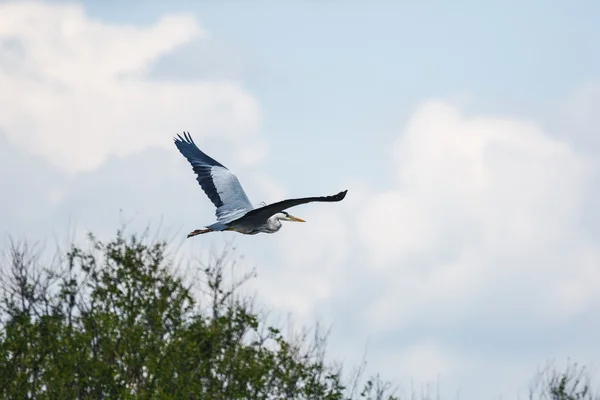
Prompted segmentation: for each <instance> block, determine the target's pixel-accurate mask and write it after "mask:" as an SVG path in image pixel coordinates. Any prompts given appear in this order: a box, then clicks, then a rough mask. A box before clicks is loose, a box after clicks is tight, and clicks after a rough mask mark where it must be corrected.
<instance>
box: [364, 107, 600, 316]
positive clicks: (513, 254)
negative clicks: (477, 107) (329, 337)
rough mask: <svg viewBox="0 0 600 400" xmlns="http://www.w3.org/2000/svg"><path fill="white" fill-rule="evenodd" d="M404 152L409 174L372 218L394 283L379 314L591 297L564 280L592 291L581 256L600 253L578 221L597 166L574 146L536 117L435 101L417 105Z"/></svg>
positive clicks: (533, 306)
mask: <svg viewBox="0 0 600 400" xmlns="http://www.w3.org/2000/svg"><path fill="white" fill-rule="evenodd" d="M393 154H394V157H393V161H394V163H395V166H396V177H397V183H396V185H395V187H394V188H393V189H390V190H387V191H386V192H385V193H380V194H376V195H374V197H373V199H372V201H371V202H370V203H369V204H368V205H367V207H366V209H365V211H364V214H363V216H362V219H361V222H360V223H361V229H360V231H361V232H363V235H362V241H363V242H364V243H365V245H366V247H367V249H368V251H369V252H370V254H371V256H372V258H373V259H375V260H379V263H380V264H381V263H383V267H384V269H385V271H386V272H385V273H384V275H385V277H386V287H387V291H386V293H384V294H382V296H381V297H380V298H379V300H378V301H377V302H374V303H373V306H374V307H375V311H373V314H372V315H373V316H374V318H376V319H378V320H379V321H378V322H379V323H381V322H382V321H381V319H382V318H384V316H387V318H388V321H387V322H385V323H384V325H385V324H391V325H392V326H394V327H399V326H404V325H405V324H408V323H410V322H411V321H413V320H414V318H438V317H442V318H444V316H448V315H452V316H455V315H454V313H452V312H451V311H452V310H455V311H456V312H458V311H460V312H461V313H466V312H468V310H469V307H468V303H469V302H477V301H480V300H481V296H483V295H485V296H487V297H490V296H491V297H496V296H497V297H496V300H497V301H502V300H505V301H503V302H502V305H499V307H500V308H501V309H503V310H504V311H505V312H510V310H511V309H510V307H512V306H516V305H517V303H518V302H522V303H521V305H520V307H521V310H520V311H519V312H525V313H534V312H538V311H541V310H545V311H546V312H548V313H549V314H550V313H551V308H552V307H554V306H556V304H555V303H556V301H554V300H553V299H556V298H557V296H558V295H559V293H562V295H561V296H562V297H564V296H568V293H572V295H573V296H575V297H574V299H573V300H572V301H575V302H577V300H576V299H577V298H580V297H581V296H584V295H583V294H582V292H581V290H574V289H572V288H573V287H578V288H579V289H581V287H580V286H577V285H576V284H573V283H570V286H568V287H566V288H565V287H563V285H564V282H565V280H566V279H567V277H570V278H571V279H575V281H576V282H579V284H582V285H584V286H585V287H586V288H588V289H589V290H591V288H590V287H588V286H587V285H585V282H588V281H589V279H590V276H588V275H589V274H590V272H589V267H587V266H586V264H585V263H583V264H582V263H581V262H580V260H579V259H580V257H581V254H583V253H582V252H585V253H586V254H588V256H589V257H592V258H593V259H594V260H596V261H598V260H600V258H598V257H596V256H592V255H591V254H590V252H589V251H588V250H587V249H586V243H585V240H583V239H584V238H583V237H582V236H581V232H580V231H579V230H578V226H577V225H578V221H579V218H580V215H579V210H580V202H581V197H582V193H583V191H584V190H585V187H586V183H587V182H588V181H589V178H590V176H591V171H592V164H591V162H590V161H589V160H586V159H585V158H583V157H582V156H581V155H579V154H577V153H575V152H574V151H573V149H571V148H570V147H569V146H568V145H566V144H565V143H563V142H560V141H558V140H556V139H553V138H551V137H550V136H548V135H546V134H544V132H542V131H541V130H540V129H539V128H538V127H537V126H536V125H535V124H533V123H531V122H527V121H519V120H511V119H507V118H504V119H503V118H492V117H474V118H466V117H464V116H463V115H461V114H460V112H459V110H458V109H456V108H455V107H453V106H452V105H450V104H446V103H443V102H437V101H435V102H429V103H426V104H424V105H423V106H422V107H420V108H419V110H417V112H416V113H415V114H414V116H413V117H412V118H411V120H410V121H409V122H408V124H407V126H406V129H405V130H404V132H403V134H402V135H401V136H399V137H398V139H397V140H396V142H395V144H394V152H393ZM374 232H377V234H374ZM382 260H385V262H383V261H382ZM375 273H377V274H379V273H381V266H380V268H379V269H378V270H377V272H375ZM573 285H575V286H573ZM569 288H571V289H569ZM531 291H536V298H531V297H529V295H528V293H531ZM574 292H577V294H573V293H574ZM583 293H588V292H585V291H584V292H583ZM589 293H591V292H589ZM400 296H401V298H403V299H410V304H409V305H406V300H405V301H401V300H399V298H400ZM504 296H509V297H508V298H506V299H504ZM562 297H561V298H562ZM515 299H518V300H515ZM562 300H563V301H566V302H568V301H571V300H569V299H567V298H562ZM377 310H378V311H377ZM449 311H450V314H448V313H449Z"/></svg>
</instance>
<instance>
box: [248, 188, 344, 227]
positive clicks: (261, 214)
mask: <svg viewBox="0 0 600 400" xmlns="http://www.w3.org/2000/svg"><path fill="white" fill-rule="evenodd" d="M347 192H348V190H344V191H343V192H339V193H338V194H335V195H333V196H320V197H302V198H299V199H289V200H283V201H278V202H277V203H273V204H269V205H267V206H264V207H260V208H255V209H254V210H252V211H249V212H248V213H246V215H244V216H243V219H244V220H252V221H256V223H257V224H259V223H261V222H264V221H266V220H267V219H269V218H270V217H271V216H272V215H274V214H277V213H278V212H281V211H283V210H285V209H288V208H290V207H295V206H299V205H300V204H305V203H312V202H315V201H318V202H334V201H342V200H343V199H344V197H346V193H347Z"/></svg>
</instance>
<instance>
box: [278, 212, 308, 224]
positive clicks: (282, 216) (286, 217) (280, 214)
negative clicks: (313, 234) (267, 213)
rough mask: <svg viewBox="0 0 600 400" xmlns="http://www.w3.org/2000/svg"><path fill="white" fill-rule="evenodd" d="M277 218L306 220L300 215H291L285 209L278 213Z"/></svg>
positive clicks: (296, 220)
mask: <svg viewBox="0 0 600 400" xmlns="http://www.w3.org/2000/svg"><path fill="white" fill-rule="evenodd" d="M277 219H278V220H280V221H294V222H306V221H305V220H303V219H301V218H298V217H294V216H293V215H290V214H289V213H287V212H285V211H282V212H280V213H277Z"/></svg>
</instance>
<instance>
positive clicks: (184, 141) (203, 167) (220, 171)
mask: <svg viewBox="0 0 600 400" xmlns="http://www.w3.org/2000/svg"><path fill="white" fill-rule="evenodd" d="M174 141H175V146H177V149H179V152H180V153H181V154H182V155H183V156H184V157H185V158H186V159H187V160H188V162H189V163H190V164H191V166H192V169H193V170H194V172H195V173H196V180H197V181H198V183H199V184H200V187H202V190H203V191H204V193H206V196H208V198H209V199H210V201H212V203H213V204H214V205H215V207H216V208H217V209H216V212H215V214H216V216H217V220H218V221H219V222H223V223H228V222H231V221H233V220H235V219H238V218H240V217H242V216H243V215H244V214H245V213H247V212H248V211H250V210H252V209H253V208H254V207H252V203H250V200H249V199H248V197H247V196H246V193H245V192H244V189H243V188H242V185H241V184H240V182H239V180H238V178H237V177H236V176H235V175H234V174H233V173H232V172H231V171H229V170H228V169H227V168H226V167H225V166H224V165H223V164H221V163H219V162H218V161H217V160H215V159H213V158H211V157H210V156H208V155H207V154H205V153H204V152H202V151H201V150H200V149H199V148H198V146H196V144H195V143H194V141H193V139H192V137H191V136H190V134H189V133H188V132H183V137H181V136H180V135H177V137H176V138H175V139H174Z"/></svg>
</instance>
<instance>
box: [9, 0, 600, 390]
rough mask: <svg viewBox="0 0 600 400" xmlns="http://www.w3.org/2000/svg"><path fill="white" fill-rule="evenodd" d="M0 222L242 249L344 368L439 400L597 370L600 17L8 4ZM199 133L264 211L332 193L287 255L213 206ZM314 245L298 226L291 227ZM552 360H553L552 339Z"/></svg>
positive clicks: (39, 233)
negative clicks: (425, 385) (558, 371)
mask: <svg viewBox="0 0 600 400" xmlns="http://www.w3.org/2000/svg"><path fill="white" fill-rule="evenodd" d="M0 13H2V15H3V16H4V17H3V21H2V23H0V87H2V88H3V90H0V108H1V109H2V110H3V112H2V114H0V167H1V168H0V187H1V188H2V189H3V190H2V191H3V192H4V193H9V194H10V195H8V196H6V195H4V196H2V197H0V205H2V207H0V221H1V222H2V224H1V226H2V230H0V233H1V234H2V235H4V236H5V237H6V236H7V235H9V234H11V235H16V236H25V237H29V238H32V239H41V240H44V239H46V240H52V238H53V237H55V236H61V235H63V236H64V235H65V234H66V233H67V232H69V230H70V229H71V227H72V225H76V227H77V230H78V232H79V233H84V232H85V231H88V230H91V231H93V232H96V233H98V234H99V235H101V236H105V237H106V236H110V235H111V234H112V233H113V232H114V231H115V229H116V228H117V227H118V226H119V222H120V221H121V220H122V219H130V218H133V219H134V220H135V224H134V226H135V227H139V226H144V225H146V224H147V223H149V222H150V223H153V224H158V223H161V224H162V225H161V226H162V227H163V229H164V230H165V233H166V234H168V235H173V234H178V235H179V236H181V237H182V242H183V243H184V245H183V247H182V248H183V251H184V252H186V254H188V253H189V254H197V253H198V252H200V253H202V252H203V251H208V249H209V248H210V247H211V246H215V245H216V246H217V247H219V246H223V245H224V244H225V243H227V242H228V241H233V242H234V243H235V244H236V246H237V248H238V253H239V254H242V255H244V263H243V264H244V265H245V266H246V267H248V268H250V267H253V266H254V267H257V268H258V271H259V275H258V278H257V279H256V280H254V281H253V282H252V284H251V285H252V286H251V289H253V290H256V291H257V293H258V295H259V299H261V301H262V302H263V303H264V304H268V305H269V306H272V307H275V308H276V310H278V311H280V312H281V313H286V312H292V313H294V315H295V316H296V318H297V319H298V320H299V321H300V322H302V323H306V324H311V323H312V322H313V321H314V320H315V319H320V320H321V321H322V322H323V323H325V324H326V325H332V326H333V332H332V336H331V340H332V355H334V356H337V357H340V358H341V359H344V360H348V361H349V362H359V361H360V358H361V357H362V355H363V350H364V346H365V344H366V343H367V341H368V343H369V354H368V359H369V360H370V363H369V368H372V370H373V371H381V372H383V374H384V376H385V377H389V378H392V379H397V380H398V382H399V383H400V384H402V385H404V387H405V388H409V387H410V381H411V379H412V381H413V382H417V383H418V382H430V381H432V380H435V379H436V378H437V377H438V376H439V377H440V379H441V383H442V388H441V389H442V393H443V394H444V395H445V396H446V397H444V398H454V396H455V394H456V393H457V392H460V398H461V399H480V398H484V397H485V398H489V397H494V396H495V397H499V396H501V395H502V396H504V397H503V398H508V397H515V396H516V395H517V394H518V393H519V394H521V395H522V396H524V395H525V394H526V390H527V384H528V382H529V379H530V378H531V377H532V376H533V374H534V373H535V370H536V368H537V367H539V366H543V365H544V364H545V363H546V362H547V361H548V360H549V359H553V358H556V360H557V361H559V362H564V361H565V360H566V359H567V358H568V357H571V358H572V359H575V360H577V361H579V362H581V363H584V364H585V363H593V362H596V363H597V362H598V357H599V356H600V347H599V345H598V343H597V339H596V338H597V337H598V336H599V334H600V324H599V323H598V322H597V321H599V320H600V318H598V315H599V314H600V296H599V295H598V291H597V289H596V288H597V287H598V284H600V267H599V265H600V229H598V227H599V226H600V212H598V211H597V206H596V205H597V204H598V200H600V197H599V196H600V193H599V191H598V189H597V188H598V187H599V186H598V183H599V182H600V179H599V177H600V175H599V174H598V168H599V167H600V165H599V164H598V161H597V160H598V159H599V158H598V155H599V152H600V140H599V139H598V132H599V127H600V119H599V117H598V112H597V111H598V110H599V109H600V73H599V72H598V71H600V42H599V41H598V38H599V37H600V28H598V26H600V5H599V4H598V3H597V2H591V1H589V2H582V1H580V2H570V3H566V2H558V1H552V2H550V1H545V2H542V1H530V2H527V3H526V4H523V3H522V2H511V1H509V2H507V1H503V2H486V3H485V5H484V4H483V3H482V2H475V1H463V2H452V3H448V2H433V1H432V2H427V3H424V2H411V1H405V2H383V1H380V2H369V3H367V2H358V1H351V2H340V1H326V2H310V1H304V2H301V1H284V2H252V3H251V4H250V3H249V2H245V3H243V2H220V3H217V2H194V3H192V2H177V1H174V2H171V3H167V2H158V1H155V2H153V1H147V2H143V3H141V2H136V3H133V2H127V3H126V2H116V1H103V2H96V1H87V2H83V3H66V2H57V1H51V2H39V3H28V2H15V3H13V2H6V1H4V2H0ZM182 130H189V131H190V132H191V133H192V135H193V136H194V138H195V140H196V142H197V143H198V144H199V145H200V146H201V147H202V148H203V149H204V150H205V151H206V152H207V153H208V154H210V155H211V156H213V157H214V158H216V159H217V160H219V161H220V162H221V163H223V164H224V165H226V166H228V167H229V168H230V169H232V170H233V171H234V172H235V173H236V174H237V175H238V177H239V178H240V180H241V181H242V183H243V185H244V188H245V189H246V191H247V192H248V195H249V197H250V199H251V200H252V201H253V202H254V203H259V202H260V201H266V202H273V201H277V200H279V199H280V198H282V197H284V196H303V195H314V194H328V193H336V192H337V191H339V190H342V189H345V188H348V189H349V193H348V197H347V198H346V199H345V200H344V202H342V203H340V204H337V205H335V206H331V207H330V205H322V206H318V205H311V206H305V207H303V208H302V209H301V208H298V209H297V210H294V212H293V213H294V215H298V216H299V217H301V218H305V219H306V220H308V223H307V224H287V225H285V226H284V228H283V229H282V230H281V231H280V232H278V233H277V234H276V235H258V236H253V237H243V236H240V235H235V234H232V233H223V234H215V235H213V236H208V235H205V236H203V237H202V238H201V239H198V240H196V239H194V240H188V241H185V240H183V237H184V236H185V234H186V233H187V231H189V230H193V229H195V228H200V227H202V225H207V224H210V223H211V222H212V221H213V220H214V214H213V208H212V205H211V204H210V203H209V201H208V200H207V199H206V198H205V197H204V194H203V193H202V191H201V190H200V189H199V188H198V187H197V184H196V181H195V179H194V176H193V173H192V171H191V169H190V168H189V165H187V163H186V161H185V160H184V159H183V158H182V157H181V156H180V155H179V154H178V152H177V151H176V149H175V147H174V146H173V144H172V141H171V138H172V136H173V135H174V134H175V133H177V132H180V131H182ZM299 225H302V226H299ZM541 338H544V339H543V340H542V339H541Z"/></svg>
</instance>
